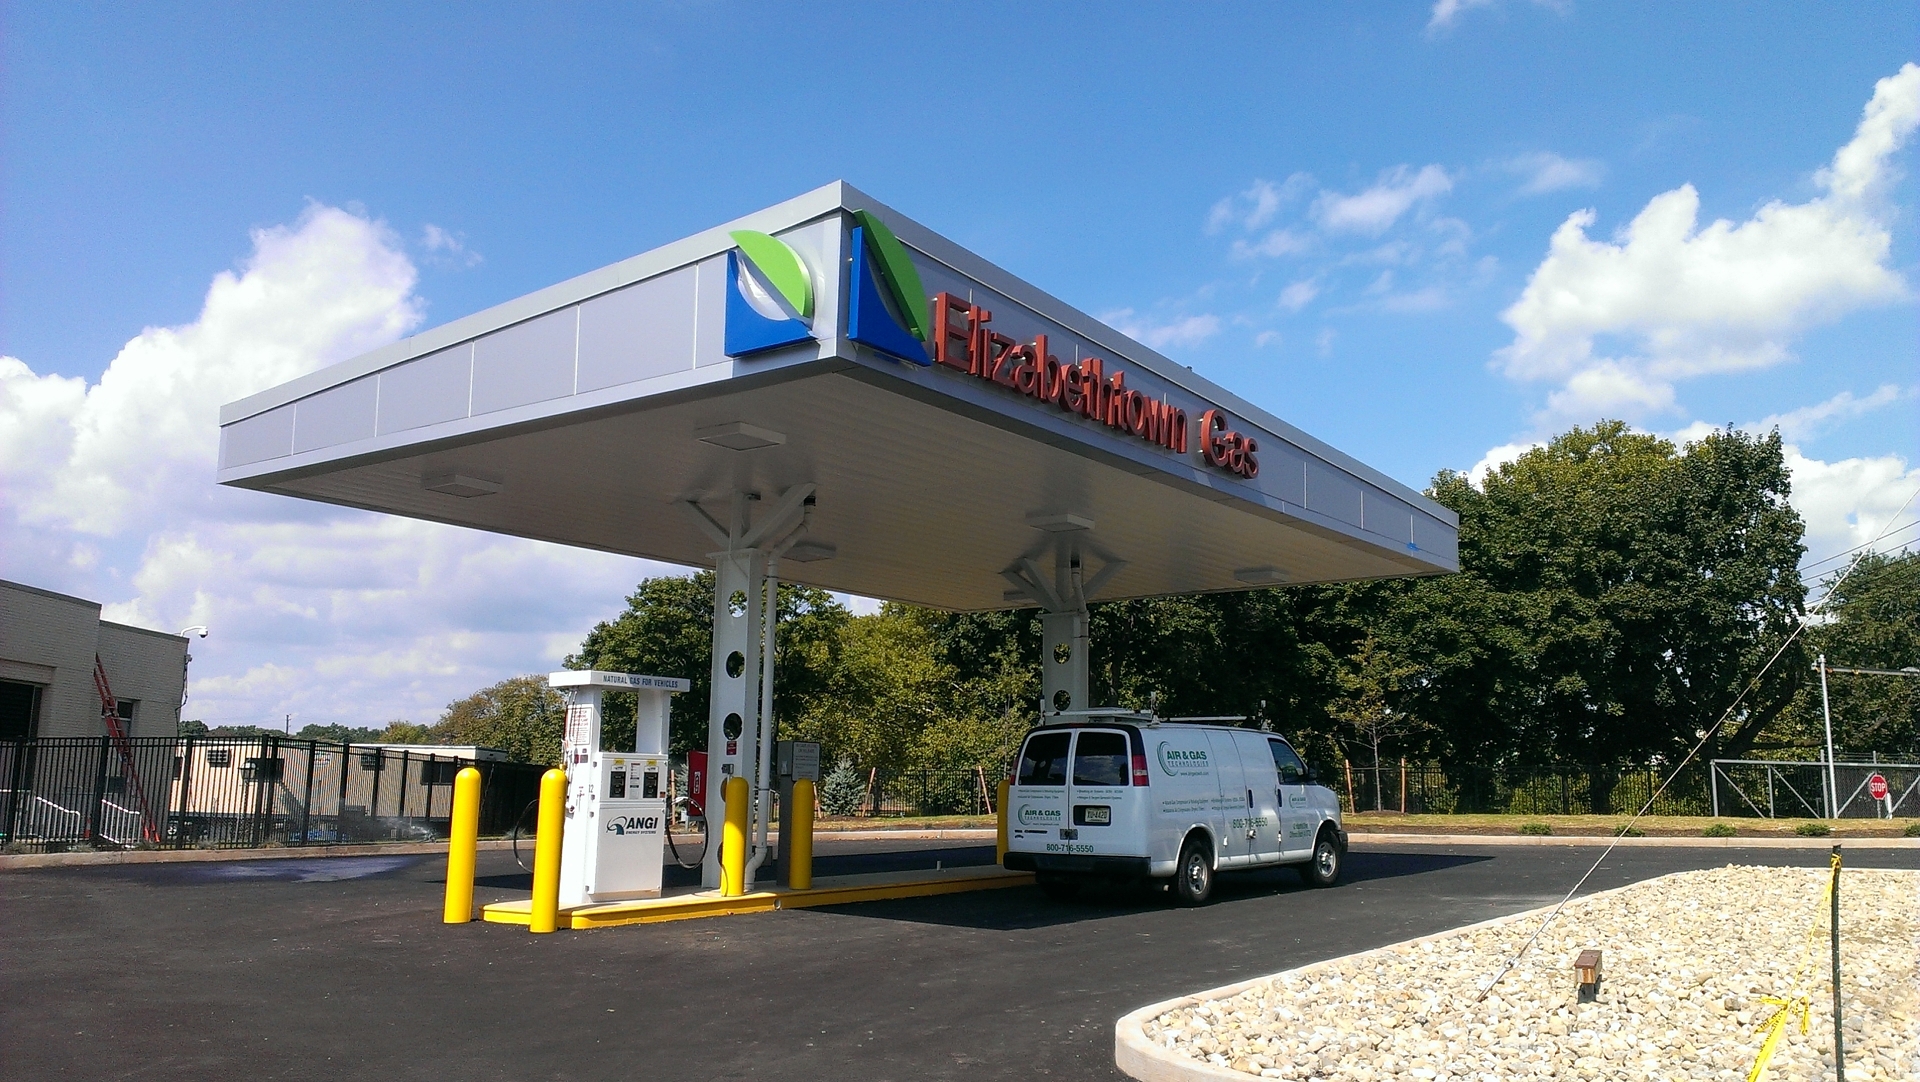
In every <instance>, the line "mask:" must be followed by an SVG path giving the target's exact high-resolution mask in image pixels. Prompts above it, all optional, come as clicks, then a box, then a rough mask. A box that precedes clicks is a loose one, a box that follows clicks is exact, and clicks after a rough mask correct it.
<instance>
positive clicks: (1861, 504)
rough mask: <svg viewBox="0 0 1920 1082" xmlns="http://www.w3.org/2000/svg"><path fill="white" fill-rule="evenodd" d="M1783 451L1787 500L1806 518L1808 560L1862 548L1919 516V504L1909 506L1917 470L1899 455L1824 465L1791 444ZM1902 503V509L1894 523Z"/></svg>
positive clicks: (1918, 481)
mask: <svg viewBox="0 0 1920 1082" xmlns="http://www.w3.org/2000/svg"><path fill="white" fill-rule="evenodd" d="M1785 453H1786V462H1787V468H1788V469H1789V470H1791V471H1793V494H1792V495H1791V496H1790V497H1788V500H1789V502H1790V503H1792V504H1793V506H1794V509H1795V510H1797V511H1799V512H1800V517H1801V518H1803V519H1805V520H1806V523H1807V537H1806V545H1807V558H1808V560H1809V561H1818V560H1824V559H1826V558H1827V557H1829V556H1832V555H1834V554H1835V553H1838V552H1843V551H1845V550H1847V549H1850V548H1853V547H1854V546H1856V545H1864V544H1867V543H1868V542H1870V541H1873V540H1874V539H1875V538H1876V537H1879V536H1881V534H1882V532H1883V531H1884V530H1885V529H1886V528H1887V526H1888V525H1889V524H1890V523H1891V524H1892V526H1893V529H1894V531H1895V532H1899V531H1903V530H1905V531H1910V528H1911V526H1912V524H1913V522H1914V520H1915V519H1916V518H1920V501H1914V502H1908V497H1910V496H1912V495H1913V492H1914V490H1915V489H1920V466H1911V465H1909V464H1908V462H1907V460H1906V459H1904V458H1902V457H1900V456H1899V455H1881V456H1878V457H1862V458H1846V459H1841V460H1840V461H1838V462H1823V461H1821V460H1820V459H1817V458H1808V457H1807V456H1806V455H1804V454H1802V453H1801V451H1800V448H1798V447H1795V446H1793V445H1791V444H1789V445H1788V446H1787V447H1786V448H1785ZM1903 503H1904V504H1906V510H1905V511H1901V512H1900V514H1899V517H1898V518H1897V519H1896V518H1895V512H1897V511H1900V507H1901V505H1902V504H1903ZM1902 536H1905V534H1902Z"/></svg>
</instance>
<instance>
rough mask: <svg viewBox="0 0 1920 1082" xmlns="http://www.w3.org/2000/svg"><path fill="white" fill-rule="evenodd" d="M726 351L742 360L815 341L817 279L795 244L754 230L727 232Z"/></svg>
mask: <svg viewBox="0 0 1920 1082" xmlns="http://www.w3.org/2000/svg"><path fill="white" fill-rule="evenodd" d="M728 235H729V236H731V237H732V238H733V243H734V244H735V245H736V246H737V247H735V248H734V250H733V251H730V252H728V253H727V331H726V351H727V355H728V356H730V357H742V356H745V355H747V354H749V353H759V352H761V351H762V350H768V349H778V348H779V347H781V346H790V345H793V344H794V343H796V342H805V341H807V340H809V339H811V338H812V337H813V275H812V273H811V272H809V271H808V270H807V264H806V261H805V260H803V259H801V258H800V253H799V252H796V251H794V250H793V246H792V245H790V244H788V243H787V242H786V241H783V240H781V239H780V238H778V237H775V236H770V235H768V234H766V233H757V232H755V231H753V230H751V229H736V230H734V231H733V232H732V233H730V234H728Z"/></svg>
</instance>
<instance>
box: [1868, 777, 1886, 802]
mask: <svg viewBox="0 0 1920 1082" xmlns="http://www.w3.org/2000/svg"><path fill="white" fill-rule="evenodd" d="M1867 795H1868V796H1870V797H1872V798H1873V799H1875V800H1885V799H1887V779H1886V777H1885V776H1883V775H1880V774H1874V775H1873V776H1871V777H1869V778H1868V779H1867Z"/></svg>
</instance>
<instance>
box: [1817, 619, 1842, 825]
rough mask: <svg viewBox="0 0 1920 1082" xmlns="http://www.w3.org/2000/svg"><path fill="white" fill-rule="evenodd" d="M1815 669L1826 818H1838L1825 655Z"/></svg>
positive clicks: (1831, 712) (1831, 709)
mask: <svg viewBox="0 0 1920 1082" xmlns="http://www.w3.org/2000/svg"><path fill="white" fill-rule="evenodd" d="M1815 667H1816V668H1818V669H1819V670H1820V714H1821V716H1822V717H1823V718H1825V719H1826V723H1827V818H1829V819H1838V818H1840V809H1838V808H1836V807H1834V801H1836V800H1837V799H1838V798H1839V796H1840V789H1839V785H1838V784H1837V782H1836V781H1835V780H1834V773H1833V706H1832V705H1831V704H1830V703H1828V701H1827V655H1825V654H1821V655H1820V659H1819V661H1818V662H1817V663H1816V664H1815Z"/></svg>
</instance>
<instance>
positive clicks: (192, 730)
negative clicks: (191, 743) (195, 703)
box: [175, 718, 207, 740]
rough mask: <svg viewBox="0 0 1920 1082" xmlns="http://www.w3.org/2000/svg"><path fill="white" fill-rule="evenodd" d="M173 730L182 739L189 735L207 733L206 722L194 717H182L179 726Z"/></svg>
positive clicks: (203, 734)
mask: <svg viewBox="0 0 1920 1082" xmlns="http://www.w3.org/2000/svg"><path fill="white" fill-rule="evenodd" d="M175 731H176V732H177V733H178V734H179V736H180V739H182V740H185V739H186V738H188V737H190V736H205V735H207V723H206V722H204V721H201V720H199V719H197V718H195V719H185V718H183V719H181V721H180V725H179V727H178V728H177V729H176V730H175Z"/></svg>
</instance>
